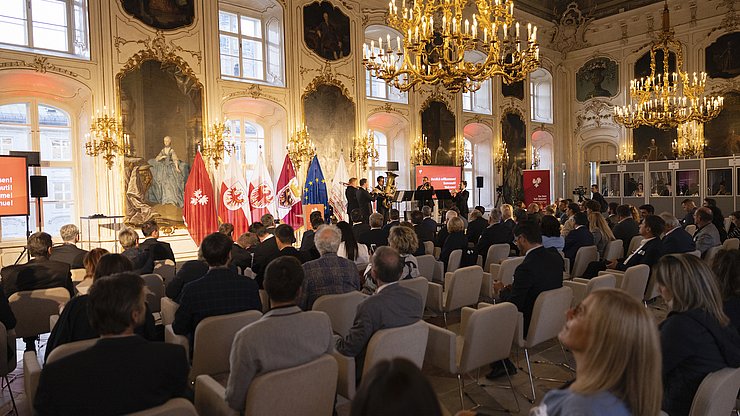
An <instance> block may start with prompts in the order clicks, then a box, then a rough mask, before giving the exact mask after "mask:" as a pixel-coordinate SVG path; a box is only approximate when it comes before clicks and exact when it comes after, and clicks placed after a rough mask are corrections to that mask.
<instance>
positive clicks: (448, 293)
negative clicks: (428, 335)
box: [427, 266, 483, 327]
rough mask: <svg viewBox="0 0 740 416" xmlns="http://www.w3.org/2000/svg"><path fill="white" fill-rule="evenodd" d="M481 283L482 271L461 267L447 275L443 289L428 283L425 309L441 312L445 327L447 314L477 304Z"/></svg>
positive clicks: (477, 268) (435, 284)
mask: <svg viewBox="0 0 740 416" xmlns="http://www.w3.org/2000/svg"><path fill="white" fill-rule="evenodd" d="M481 281H483V269H482V268H481V267H480V266H468V267H463V268H460V269H457V270H456V271H455V272H454V273H448V274H447V275H446V276H445V285H444V288H443V287H442V285H439V284H437V283H429V294H428V295H427V307H428V308H429V309H431V310H432V311H434V312H442V316H443V318H444V321H445V327H446V326H447V313H448V312H451V311H454V310H457V309H460V308H462V307H463V306H469V305H475V304H476V303H478V297H479V295H480V286H481Z"/></svg>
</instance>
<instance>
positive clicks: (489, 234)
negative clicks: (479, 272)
mask: <svg viewBox="0 0 740 416" xmlns="http://www.w3.org/2000/svg"><path fill="white" fill-rule="evenodd" d="M498 218H499V213H498V209H494V210H491V213H490V214H488V224H489V225H488V227H486V228H485V229H484V230H483V231H482V232H481V235H480V238H479V239H478V244H477V245H476V246H475V249H476V251H477V252H478V254H479V255H481V256H482V257H483V264H486V256H487V255H488V249H489V248H490V247H491V246H492V245H494V244H513V242H514V231H512V230H511V228H509V227H507V226H505V225H504V224H503V223H501V222H499V220H498Z"/></svg>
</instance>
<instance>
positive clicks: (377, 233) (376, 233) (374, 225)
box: [357, 212, 388, 250]
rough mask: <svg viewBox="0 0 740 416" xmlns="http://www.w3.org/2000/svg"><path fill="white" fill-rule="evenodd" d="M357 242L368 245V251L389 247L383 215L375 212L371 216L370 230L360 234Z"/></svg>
mask: <svg viewBox="0 0 740 416" xmlns="http://www.w3.org/2000/svg"><path fill="white" fill-rule="evenodd" d="M357 242H358V243H361V244H364V245H366V246H367V249H368V250H371V249H375V248H378V247H380V246H387V245H388V232H387V231H385V229H384V228H383V215H382V214H380V213H379V212H374V213H372V214H371V215H370V229H369V230H367V231H365V232H363V233H362V234H360V237H359V239H358V240H357ZM373 246H375V247H373Z"/></svg>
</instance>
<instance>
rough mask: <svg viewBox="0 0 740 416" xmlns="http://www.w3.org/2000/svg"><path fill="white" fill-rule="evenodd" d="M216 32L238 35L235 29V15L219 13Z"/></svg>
mask: <svg viewBox="0 0 740 416" xmlns="http://www.w3.org/2000/svg"><path fill="white" fill-rule="evenodd" d="M218 30H220V31H223V32H231V33H238V30H237V28H236V14H234V13H229V12H223V11H219V12H218Z"/></svg>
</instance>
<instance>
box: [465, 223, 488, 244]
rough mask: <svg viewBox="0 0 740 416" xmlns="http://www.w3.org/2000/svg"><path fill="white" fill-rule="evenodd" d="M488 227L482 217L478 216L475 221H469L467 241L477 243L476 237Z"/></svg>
mask: <svg viewBox="0 0 740 416" xmlns="http://www.w3.org/2000/svg"><path fill="white" fill-rule="evenodd" d="M486 227H488V221H486V220H484V219H483V218H478V219H476V220H475V221H471V222H469V223H468V232H467V235H468V241H469V242H471V243H478V239H479V238H480V236H481V234H482V233H483V230H485V229H486Z"/></svg>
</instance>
